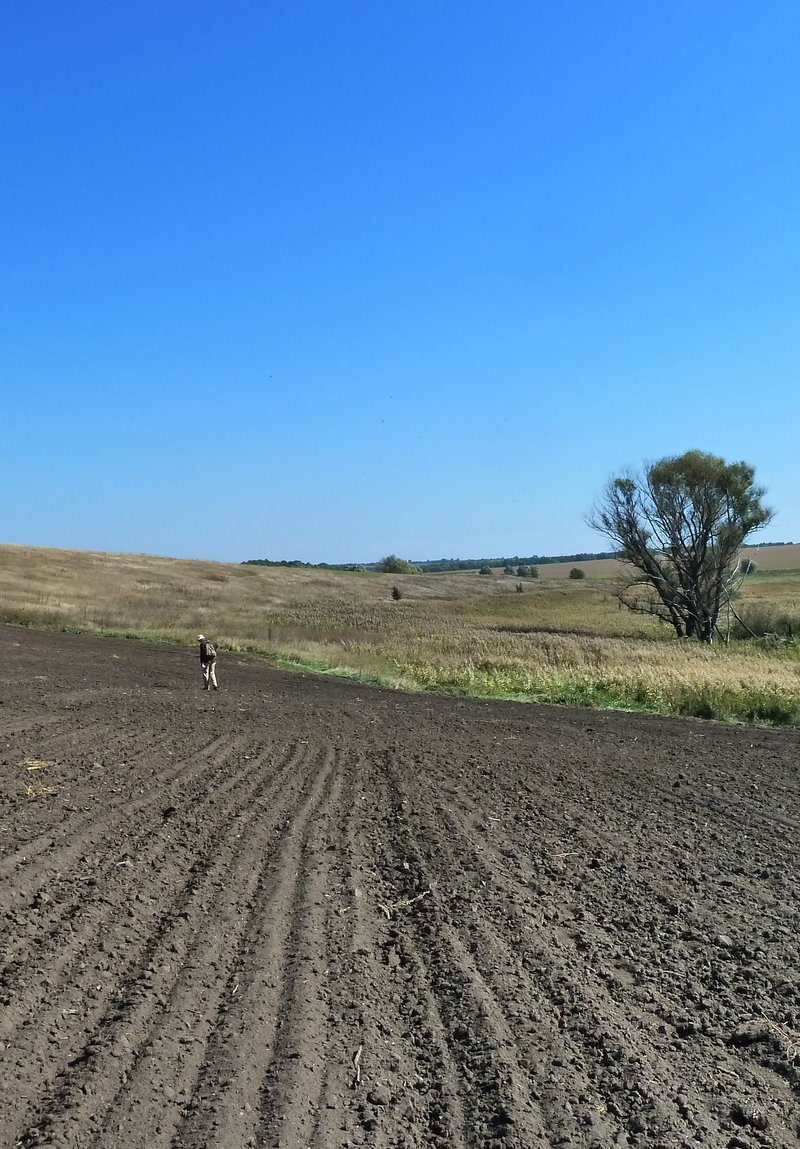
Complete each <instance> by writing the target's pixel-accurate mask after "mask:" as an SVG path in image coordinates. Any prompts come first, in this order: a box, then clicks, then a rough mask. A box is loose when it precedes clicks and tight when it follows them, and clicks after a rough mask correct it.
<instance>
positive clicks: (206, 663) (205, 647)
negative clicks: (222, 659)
mask: <svg viewBox="0 0 800 1149" xmlns="http://www.w3.org/2000/svg"><path fill="white" fill-rule="evenodd" d="M197 641H198V642H199V643H200V665H201V667H202V668H203V690H211V688H212V687H213V688H214V690H219V687H218V686H217V652H216V650H215V649H214V647H213V645H212V644H211V643H210V642H209V641H208V639H207V638H206V636H205V635H204V634H198V636H197Z"/></svg>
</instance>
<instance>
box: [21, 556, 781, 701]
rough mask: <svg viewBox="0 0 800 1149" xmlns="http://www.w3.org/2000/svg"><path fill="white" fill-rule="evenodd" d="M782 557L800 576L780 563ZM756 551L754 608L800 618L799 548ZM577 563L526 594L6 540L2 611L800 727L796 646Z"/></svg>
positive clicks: (348, 668)
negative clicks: (629, 606) (681, 628)
mask: <svg viewBox="0 0 800 1149" xmlns="http://www.w3.org/2000/svg"><path fill="white" fill-rule="evenodd" d="M778 552H780V554H781V556H782V557H783V558H784V561H792V560H793V559H796V561H797V569H795V570H791V569H782V570H781V569H780V568H779V567H777V566H776V565H774V563H772V560H773V559H774V558H775V557H777V553H778ZM788 552H791V553H788ZM795 552H796V553H795ZM748 554H751V552H748ZM765 556H768V557H769V559H770V564H771V565H768V563H767V562H766V561H763V562H762V560H763V559H764V557H765ZM755 557H756V561H757V562H758V563H759V566H760V568H761V569H760V570H759V573H757V574H756V575H753V576H751V577H750V578H748V579H747V580H746V584H745V589H744V595H743V601H742V610H744V609H745V608H748V609H754V608H756V607H757V608H758V609H759V610H762V611H766V612H767V613H770V612H773V613H774V612H781V613H782V614H784V615H785V616H787V617H789V616H791V617H796V618H798V619H800V547H798V548H794V547H791V548H790V547H780V548H777V547H776V548H767V549H765V550H763V551H761V552H760V553H759V554H758V555H757V556H755ZM572 565H573V564H552V565H550V566H548V567H542V568H541V577H540V578H539V579H538V580H525V582H524V584H523V592H522V593H521V594H519V593H517V591H516V586H517V584H518V582H519V581H520V580H518V579H516V578H514V577H513V576H509V577H504V576H502V575H499V574H495V575H494V576H493V577H485V576H480V575H478V574H477V573H475V572H459V573H453V574H429V575H380V574H364V573H342V572H336V571H322V570H318V569H312V570H304V569H300V570H298V569H286V568H280V567H257V566H240V565H233V564H224V563H209V562H199V561H189V560H181V559H169V558H154V557H149V556H143V555H109V554H99V553H94V552H82V551H60V550H50V549H45V548H29V547H15V546H2V547H0V620H1V621H6V622H15V623H19V624H22V625H29V626H39V627H56V628H63V629H74V630H83V631H88V632H95V633H108V634H117V635H120V634H121V635H128V636H131V637H140V638H145V639H148V640H150V641H161V642H174V643H178V644H185V645H186V646H191V645H193V644H194V641H195V635H196V634H197V633H198V632H199V631H201V630H202V631H203V632H204V633H206V634H208V635H209V636H210V637H212V639H213V640H214V641H215V642H217V644H218V645H219V646H220V647H221V648H223V649H228V650H232V651H237V650H239V651H251V652H254V653H258V654H261V655H264V656H266V657H268V658H270V659H272V660H274V661H276V662H279V663H281V664H283V665H302V666H305V667H310V668H315V669H319V670H324V671H327V672H333V673H341V674H349V675H353V676H356V677H362V678H365V679H369V680H372V681H380V682H384V683H387V684H390V685H395V686H399V687H403V688H406V689H412V690H420V689H424V690H444V691H448V692H461V693H469V694H474V695H486V696H491V697H512V698H520V699H529V700H533V699H539V700H549V701H556V702H571V703H579V704H586V705H596V706H618V707H625V708H631V709H643V710H651V711H656V712H659V713H674V712H678V713H686V714H695V715H700V716H709V717H710V716H717V717H722V718H731V719H745V720H759V721H771V722H793V723H794V722H800V659H799V658H798V653H797V647H795V646H794V644H786V645H782V646H776V647H770V646H769V645H767V644H763V643H753V642H750V643H733V644H731V645H730V646H729V647H724V646H722V645H718V646H714V647H713V648H710V649H709V648H702V647H700V646H699V645H695V644H691V643H686V642H678V641H677V640H675V639H674V638H672V637H670V633H669V632H668V631H667V630H666V629H665V628H663V627H662V626H661V625H660V624H658V623H657V622H655V621H654V620H652V619H650V618H647V617H643V616H639V615H633V614H630V613H629V612H627V611H624V610H622V611H621V610H620V609H619V608H618V604H617V601H616V599H615V598H614V596H613V593H612V591H613V586H614V580H615V577H616V575H617V573H618V570H619V564H617V563H615V562H614V560H609V559H605V560H598V561H596V562H594V563H592V562H587V563H585V564H582V569H584V570H585V572H586V576H587V577H586V578H585V579H583V580H581V581H571V580H569V578H568V577H567V576H568V573H569V569H570V568H571V566H572ZM560 566H563V567H564V569H563V570H560V569H558V568H559V567H560ZM545 572H546V573H545ZM395 585H397V586H398V587H399V588H400V589H401V592H402V598H401V599H400V600H399V601H393V599H392V597H391V590H392V587H393V586H395ZM798 633H800V626H799V627H798ZM222 661H223V660H222V659H221V664H222Z"/></svg>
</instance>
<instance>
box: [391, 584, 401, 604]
mask: <svg viewBox="0 0 800 1149" xmlns="http://www.w3.org/2000/svg"><path fill="white" fill-rule="evenodd" d="M402 597H403V592H402V591H401V590H400V587H399V586H393V587H392V598H393V599H394V601H395V602H399V600H400V599H401V598H402Z"/></svg>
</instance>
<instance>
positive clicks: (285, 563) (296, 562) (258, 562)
mask: <svg viewBox="0 0 800 1149" xmlns="http://www.w3.org/2000/svg"><path fill="white" fill-rule="evenodd" d="M239 565H240V566H243V567H307V568H313V569H314V570H326V571H365V570H374V569H375V567H376V565H377V564H375V563H373V564H372V565H371V566H370V567H368V566H367V565H366V564H365V563H304V562H301V560H300V559H245V560H244V562H242V563H240V564H239Z"/></svg>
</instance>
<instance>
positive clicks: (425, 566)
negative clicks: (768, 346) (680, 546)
mask: <svg viewBox="0 0 800 1149" xmlns="http://www.w3.org/2000/svg"><path fill="white" fill-rule="evenodd" d="M793 546H794V543H791V542H789V543H742V547H743V548H747V547H753V548H757V547H793ZM619 557H620V552H619V551H599V552H596V553H589V552H586V551H581V552H579V553H578V554H574V555H528V556H527V557H521V556H519V555H513V556H511V557H506V558H499V559H424V560H423V561H421V562H413V563H412V562H407V560H406V559H397V557H396V556H395V555H387V556H386V558H384V559H380V560H379V561H378V562H375V563H304V562H302V561H301V560H300V559H245V560H244V562H242V563H241V564H240V565H241V566H255V567H306V568H308V569H314V570H328V571H360V572H363V571H381V572H385V573H388V574H394V573H398V574H402V573H404V572H405V573H408V572H409V571H415V572H419V573H420V574H438V573H440V572H446V571H473V570H476V571H480V570H481V568H487V567H488V568H490V569H493V568H496V567H499V568H501V569H503V570H505V571H506V574H516V573H517V572H518V570H519V568H520V567H528V568H533V567H536V566H544V565H545V564H547V563H578V562H581V563H586V562H591V561H592V560H593V559H615V558H619ZM395 563H401V564H404V565H403V566H402V569H400V568H398V567H397V566H395V565H394V564H395ZM387 564H389V565H388V566H387ZM520 577H529V575H528V574H526V575H525V576H520ZM533 577H534V578H535V577H536V575H533Z"/></svg>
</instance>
